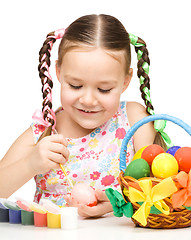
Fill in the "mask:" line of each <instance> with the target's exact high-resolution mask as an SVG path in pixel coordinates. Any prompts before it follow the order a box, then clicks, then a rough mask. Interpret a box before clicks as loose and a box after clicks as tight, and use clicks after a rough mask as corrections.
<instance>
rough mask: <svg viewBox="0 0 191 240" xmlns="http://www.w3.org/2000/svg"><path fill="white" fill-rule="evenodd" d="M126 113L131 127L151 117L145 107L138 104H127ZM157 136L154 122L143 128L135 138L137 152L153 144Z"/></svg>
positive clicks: (137, 132) (136, 133)
mask: <svg viewBox="0 0 191 240" xmlns="http://www.w3.org/2000/svg"><path fill="white" fill-rule="evenodd" d="M126 111H127V117H128V120H129V124H130V126H133V125H134V124H135V123H136V122H138V121H139V120H141V119H142V118H144V117H147V116H149V114H148V113H147V112H146V109H145V107H144V106H143V105H141V104H140V103H137V102H127V108H126ZM155 135H156V131H155V129H154V124H153V122H150V123H147V124H145V125H143V126H141V127H140V128H139V129H138V130H137V131H136V132H135V134H134V136H133V138H134V148H135V151H136V152H137V151H138V150H139V149H140V148H142V147H144V146H146V145H150V144H153V142H154V139H155Z"/></svg>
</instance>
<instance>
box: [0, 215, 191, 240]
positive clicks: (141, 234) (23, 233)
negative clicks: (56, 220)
mask: <svg viewBox="0 0 191 240" xmlns="http://www.w3.org/2000/svg"><path fill="white" fill-rule="evenodd" d="M181 238H182V239H183V240H187V239H189V240H190V239H191V228H190V227H189V228H182V229H169V230H168V229H147V228H140V227H135V225H134V224H133V222H132V221H131V219H128V218H126V217H121V218H117V217H114V216H113V215H112V214H109V215H107V216H105V217H102V218H98V219H81V218H79V222H78V228H77V229H75V230H62V229H51V228H47V227H46V228H39V227H34V226H23V225H21V224H9V223H0V240H11V239H13V240H17V239H19V240H24V239H25V240H30V239H31V240H49V239H51V240H58V239H62V240H70V239H71V240H103V239H104V240H114V239H115V240H139V239H140V240H150V239H152V240H176V239H178V240H181Z"/></svg>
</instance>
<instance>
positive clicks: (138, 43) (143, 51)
mask: <svg viewBox="0 0 191 240" xmlns="http://www.w3.org/2000/svg"><path fill="white" fill-rule="evenodd" d="M129 37H130V41H131V43H132V44H133V45H134V46H135V51H136V53H137V58H138V63H137V68H138V71H137V75H138V78H139V81H140V85H141V86H140V91H141V96H142V99H143V100H144V102H145V105H146V111H147V112H148V113H149V114H150V115H152V114H154V107H153V105H152V102H151V98H150V78H149V76H148V74H149V66H150V59H149V56H148V55H149V53H148V50H147V48H146V43H145V42H144V41H143V40H142V39H141V38H138V37H136V36H134V35H132V34H130V35H129Z"/></svg>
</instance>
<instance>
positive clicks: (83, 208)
mask: <svg viewBox="0 0 191 240" xmlns="http://www.w3.org/2000/svg"><path fill="white" fill-rule="evenodd" d="M78 214H79V215H80V216H81V217H85V218H90V217H97V216H98V215H99V209H98V207H97V206H95V207H88V206H87V205H82V204H78Z"/></svg>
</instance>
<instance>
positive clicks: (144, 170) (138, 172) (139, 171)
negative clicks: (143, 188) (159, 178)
mask: <svg viewBox="0 0 191 240" xmlns="http://www.w3.org/2000/svg"><path fill="white" fill-rule="evenodd" d="M124 176H131V177H133V178H136V179H139V178H142V177H149V176H150V167H149V164H148V163H147V162H146V161H145V160H144V159H142V158H139V159H135V160H134V161H132V162H130V163H129V165H128V166H127V168H126V170H125V173H124Z"/></svg>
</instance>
